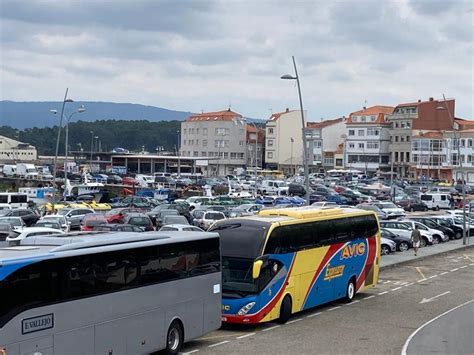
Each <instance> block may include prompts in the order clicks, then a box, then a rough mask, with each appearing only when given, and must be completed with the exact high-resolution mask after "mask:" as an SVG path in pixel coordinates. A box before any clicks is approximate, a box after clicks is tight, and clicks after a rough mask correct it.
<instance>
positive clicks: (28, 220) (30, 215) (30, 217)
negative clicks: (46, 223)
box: [3, 208, 40, 227]
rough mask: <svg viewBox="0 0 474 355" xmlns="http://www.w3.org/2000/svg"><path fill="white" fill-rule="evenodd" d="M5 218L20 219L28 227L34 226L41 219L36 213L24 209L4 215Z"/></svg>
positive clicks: (14, 210)
mask: <svg viewBox="0 0 474 355" xmlns="http://www.w3.org/2000/svg"><path fill="white" fill-rule="evenodd" d="M3 216H4V217H20V218H21V219H22V220H23V221H24V222H25V224H26V226H27V227H30V226H32V225H33V224H35V223H36V221H38V219H40V216H38V215H37V214H36V213H35V212H33V211H32V210H29V209H23V208H18V209H13V210H10V211H9V212H8V213H6V214H4V215H3Z"/></svg>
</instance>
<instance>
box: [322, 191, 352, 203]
mask: <svg viewBox="0 0 474 355" xmlns="http://www.w3.org/2000/svg"><path fill="white" fill-rule="evenodd" d="M326 201H328V202H335V203H337V204H338V205H348V204H349V200H348V199H347V198H345V197H343V196H340V195H336V194H328V195H326Z"/></svg>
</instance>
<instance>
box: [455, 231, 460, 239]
mask: <svg viewBox="0 0 474 355" xmlns="http://www.w3.org/2000/svg"><path fill="white" fill-rule="evenodd" d="M461 238H462V233H461V232H456V234H454V239H461Z"/></svg>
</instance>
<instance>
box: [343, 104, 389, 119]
mask: <svg viewBox="0 0 474 355" xmlns="http://www.w3.org/2000/svg"><path fill="white" fill-rule="evenodd" d="M393 109H394V107H393V106H382V105H377V106H371V107H367V108H366V107H364V108H363V109H362V110H359V111H356V112H352V113H351V114H350V115H349V118H348V119H347V122H346V123H347V124H383V123H386V124H388V123H387V122H386V121H385V116H386V115H390V114H391V113H392V112H393ZM352 116H376V117H375V121H371V122H353V121H352Z"/></svg>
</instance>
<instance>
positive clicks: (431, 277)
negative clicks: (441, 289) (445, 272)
mask: <svg viewBox="0 0 474 355" xmlns="http://www.w3.org/2000/svg"><path fill="white" fill-rule="evenodd" d="M435 277H438V275H433V276H430V277H428V278H429V279H434V278H435Z"/></svg>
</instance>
